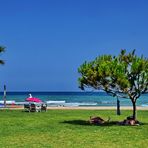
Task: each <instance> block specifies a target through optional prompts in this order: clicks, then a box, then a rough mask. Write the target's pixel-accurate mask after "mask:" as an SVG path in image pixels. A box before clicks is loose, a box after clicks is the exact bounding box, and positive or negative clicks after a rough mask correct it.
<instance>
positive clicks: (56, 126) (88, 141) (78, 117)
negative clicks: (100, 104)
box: [0, 110, 148, 148]
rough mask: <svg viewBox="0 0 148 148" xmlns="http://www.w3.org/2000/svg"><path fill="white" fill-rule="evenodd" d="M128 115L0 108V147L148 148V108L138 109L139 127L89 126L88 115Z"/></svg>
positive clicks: (114, 118) (105, 116) (123, 116)
mask: <svg viewBox="0 0 148 148" xmlns="http://www.w3.org/2000/svg"><path fill="white" fill-rule="evenodd" d="M130 114H131V111H122V115H121V116H117V115H115V111H113V110H112V111H99V110H94V111H92V110H48V111H47V112H42V113H28V112H23V111H21V110H0V148H3V147H8V148H9V147H10V148H14V147H16V148H17V147H18V148H20V147H26V148H39V147H41V148H42V147H47V148H50V147H51V148H108V147H109V148H134V147H136V148H138V147H142V148H147V147H148V111H138V119H139V121H142V122H143V125H140V126H119V125H115V124H108V125H105V126H95V125H89V124H88V122H87V121H88V120H89V116H92V115H94V116H100V117H102V118H104V119H106V120H107V119H108V116H110V117H111V121H117V120H118V121H121V120H123V119H125V118H126V117H127V116H129V115H130Z"/></svg>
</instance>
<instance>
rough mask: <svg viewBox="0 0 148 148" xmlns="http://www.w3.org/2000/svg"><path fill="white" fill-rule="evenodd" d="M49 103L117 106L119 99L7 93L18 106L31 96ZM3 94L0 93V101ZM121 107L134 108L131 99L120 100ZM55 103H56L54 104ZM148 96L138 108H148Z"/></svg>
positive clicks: (98, 95)
mask: <svg viewBox="0 0 148 148" xmlns="http://www.w3.org/2000/svg"><path fill="white" fill-rule="evenodd" d="M30 93H31V94H32V96H33V97H36V98H40V99H41V100H42V101H44V102H46V101H47V102H48V106H58V105H63V106H116V104H117V99H116V98H114V97H112V96H109V95H107V94H106V93H105V92H7V97H6V99H7V101H10V100H13V101H15V102H16V104H17V103H18V104H21V103H23V102H25V99H26V98H27V97H29V94H30ZM2 100H3V92H0V101H2ZM119 100H120V105H121V106H132V104H131V101H130V100H129V99H123V98H119ZM54 101H55V103H54ZM147 105H148V95H143V96H141V97H140V98H139V99H138V100H137V106H147Z"/></svg>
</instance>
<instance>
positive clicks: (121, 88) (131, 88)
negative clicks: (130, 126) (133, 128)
mask: <svg viewBox="0 0 148 148" xmlns="http://www.w3.org/2000/svg"><path fill="white" fill-rule="evenodd" d="M78 72H79V73H80V75H81V76H80V77H79V79H78V80H79V84H80V88H81V89H84V88H85V87H91V88H94V89H97V90H104V91H105V92H107V93H108V94H110V95H112V96H118V97H122V98H129V99H131V101H132V103H133V107H135V105H134V104H136V100H137V99H138V98H139V97H140V96H141V94H144V93H147V91H148V59H147V58H145V57H143V56H140V57H139V56H137V55H136V54H135V50H133V51H132V52H129V53H127V52H126V50H125V49H124V50H121V52H120V54H119V55H118V56H112V55H101V56H98V57H97V58H96V59H95V60H93V61H90V62H84V63H83V64H82V65H81V66H80V67H79V68H78ZM134 110H136V108H135V109H134ZM134 116H135V114H134Z"/></svg>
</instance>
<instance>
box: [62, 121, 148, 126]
mask: <svg viewBox="0 0 148 148" xmlns="http://www.w3.org/2000/svg"><path fill="white" fill-rule="evenodd" d="M60 123H63V124H73V125H83V126H125V125H122V124H119V121H110V122H105V123H103V124H91V123H90V122H89V121H86V120H65V121H63V122H60ZM143 125H148V123H140V126H143ZM126 126H131V125H126Z"/></svg>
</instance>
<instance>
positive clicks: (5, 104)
mask: <svg viewBox="0 0 148 148" xmlns="http://www.w3.org/2000/svg"><path fill="white" fill-rule="evenodd" d="M4 107H5V108H6V85H4Z"/></svg>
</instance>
